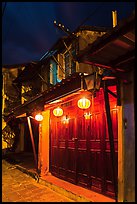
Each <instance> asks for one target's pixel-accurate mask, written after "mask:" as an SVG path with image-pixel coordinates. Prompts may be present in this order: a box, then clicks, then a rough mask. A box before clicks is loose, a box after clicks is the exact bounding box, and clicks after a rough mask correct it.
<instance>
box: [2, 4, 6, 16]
mask: <svg viewBox="0 0 137 204" xmlns="http://www.w3.org/2000/svg"><path fill="white" fill-rule="evenodd" d="M6 5H7V2H5V4H4V8H3V11H2V17H3V16H4V12H5V9H6Z"/></svg>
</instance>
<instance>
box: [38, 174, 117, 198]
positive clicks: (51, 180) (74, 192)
mask: <svg viewBox="0 0 137 204" xmlns="http://www.w3.org/2000/svg"><path fill="white" fill-rule="evenodd" d="M39 183H40V184H43V185H46V186H47V187H49V188H51V189H52V190H54V191H56V192H58V193H60V194H62V195H64V196H66V197H68V198H70V199H72V200H74V201H76V202H115V200H114V199H112V198H109V197H107V196H104V195H102V194H99V193H96V192H94V191H91V190H88V189H85V188H82V187H80V186H77V185H74V184H72V183H69V182H67V181H64V180H62V179H59V178H57V177H55V176H53V175H46V176H43V177H40V178H39Z"/></svg>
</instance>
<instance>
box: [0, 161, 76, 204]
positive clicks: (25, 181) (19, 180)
mask: <svg viewBox="0 0 137 204" xmlns="http://www.w3.org/2000/svg"><path fill="white" fill-rule="evenodd" d="M2 202H75V201H72V200H70V199H69V198H67V197H65V196H63V195H61V194H58V193H57V192H55V191H53V190H51V189H50V188H47V187H46V186H44V185H41V184H39V183H37V182H36V180H34V179H33V178H32V177H30V176H29V175H27V174H25V173H23V172H21V171H20V170H18V169H16V167H15V166H14V165H11V164H9V163H7V162H6V161H5V160H2Z"/></svg>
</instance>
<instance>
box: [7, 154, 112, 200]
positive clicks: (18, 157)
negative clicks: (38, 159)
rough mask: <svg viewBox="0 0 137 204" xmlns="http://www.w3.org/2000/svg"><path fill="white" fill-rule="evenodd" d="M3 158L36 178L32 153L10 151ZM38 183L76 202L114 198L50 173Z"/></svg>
mask: <svg viewBox="0 0 137 204" xmlns="http://www.w3.org/2000/svg"><path fill="white" fill-rule="evenodd" d="M4 159H5V160H6V161H8V162H10V163H12V164H14V165H15V166H16V168H17V169H19V170H21V171H22V172H24V173H26V174H28V175H30V176H31V177H33V178H35V179H36V178H37V176H36V175H37V173H36V169H35V166H34V159H33V155H32V154H30V153H25V154H24V153H22V154H19V153H11V154H9V155H8V156H7V158H4ZM39 183H40V184H42V185H45V186H47V187H49V188H51V189H52V190H54V191H56V192H58V193H60V194H62V195H64V196H66V197H68V198H70V199H72V200H75V201H76V202H115V200H114V199H112V198H109V197H106V196H104V195H102V194H99V193H96V192H93V191H91V190H88V189H85V188H82V187H80V186H77V185H74V184H71V183H69V182H67V181H64V180H61V179H59V178H57V177H55V176H53V175H50V174H49V175H46V176H44V177H39Z"/></svg>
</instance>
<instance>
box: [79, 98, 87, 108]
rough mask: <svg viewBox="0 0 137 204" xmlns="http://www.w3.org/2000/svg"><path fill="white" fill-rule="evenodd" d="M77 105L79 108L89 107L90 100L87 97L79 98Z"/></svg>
mask: <svg viewBox="0 0 137 204" xmlns="http://www.w3.org/2000/svg"><path fill="white" fill-rule="evenodd" d="M78 107H79V108H81V109H87V108H89V107H90V100H89V99H87V98H81V99H79V100H78Z"/></svg>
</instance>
